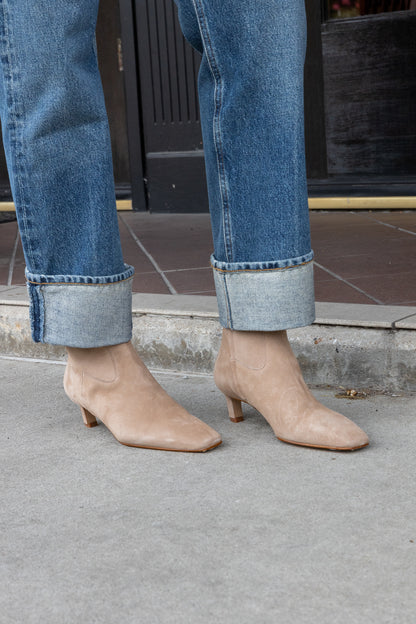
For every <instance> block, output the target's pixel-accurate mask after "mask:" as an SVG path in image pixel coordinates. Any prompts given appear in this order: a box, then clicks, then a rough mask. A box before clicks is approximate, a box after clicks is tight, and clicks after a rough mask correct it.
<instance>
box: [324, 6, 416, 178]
mask: <svg viewBox="0 0 416 624" xmlns="http://www.w3.org/2000/svg"><path fill="white" fill-rule="evenodd" d="M322 43H323V55H324V85H325V113H326V134H327V150H328V173H329V175H330V176H348V175H360V176H361V175H365V176H367V178H368V179H369V180H370V178H373V176H374V177H377V176H378V177H380V178H384V180H385V181H386V180H390V181H394V179H395V176H406V179H407V182H411V181H413V182H415V181H416V156H415V141H416V106H415V101H416V11H409V12H404V11H403V12H396V13H387V14H379V15H374V16H367V17H358V18H354V19H343V20H330V21H329V22H327V23H326V24H324V25H323V26H322ZM374 179H375V178H374Z"/></svg>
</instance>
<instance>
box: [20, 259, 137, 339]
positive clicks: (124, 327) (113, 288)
mask: <svg viewBox="0 0 416 624" xmlns="http://www.w3.org/2000/svg"><path fill="white" fill-rule="evenodd" d="M124 266H125V271H123V272H122V273H119V274H117V275H109V276H99V277H90V276H83V275H81V276H80V275H38V274H34V273H29V272H28V271H27V269H26V279H27V286H28V290H29V298H30V322H31V329H32V338H33V340H34V341H35V342H45V343H48V344H53V345H65V346H67V347H81V348H91V347H104V346H108V345H114V344H121V343H122V342H128V341H129V340H130V339H131V336H132V315H131V307H132V306H131V303H132V295H131V291H132V281H133V274H134V268H133V267H132V266H130V265H128V264H126V265H124Z"/></svg>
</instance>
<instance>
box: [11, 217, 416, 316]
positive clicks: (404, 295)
mask: <svg viewBox="0 0 416 624" xmlns="http://www.w3.org/2000/svg"><path fill="white" fill-rule="evenodd" d="M310 219H311V227H312V246H313V249H314V252H315V292H316V299H317V301H332V302H337V303H367V304H390V305H416V212H415V211H408V212H402V211H392V212H382V211H365V212H363V211H360V212H347V211H337V212H334V211H331V212H313V211H312V212H311V213H310ZM119 223H120V232H121V239H122V245H123V250H124V256H125V261H126V262H128V263H129V264H132V265H134V266H135V268H136V275H135V278H134V284H133V290H134V291H135V292H148V293H150V292H152V293H180V294H185V293H186V294H191V293H192V294H201V295H214V294H215V293H214V284H213V278H212V273H211V269H210V268H209V255H210V253H211V249H212V242H211V229H210V223H209V216H208V215H207V214H194V215H181V214H174V215H170V214H152V215H149V214H142V213H133V212H129V211H126V212H120V213H119ZM7 284H24V259H23V252H22V247H21V243H20V240H19V237H18V232H17V225H16V222H9V223H1V224H0V285H7Z"/></svg>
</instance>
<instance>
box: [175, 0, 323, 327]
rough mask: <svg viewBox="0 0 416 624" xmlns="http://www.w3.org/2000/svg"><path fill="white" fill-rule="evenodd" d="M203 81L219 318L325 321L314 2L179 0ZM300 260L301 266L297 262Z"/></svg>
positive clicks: (269, 323) (265, 323)
mask: <svg viewBox="0 0 416 624" xmlns="http://www.w3.org/2000/svg"><path fill="white" fill-rule="evenodd" d="M176 4H177V6H178V16H179V21H180V24H181V27H182V31H183V34H184V36H185V37H186V38H187V40H188V41H189V43H191V45H192V46H193V47H194V48H195V49H196V50H198V52H200V53H201V54H202V59H201V66H200V70H199V76H198V89H199V102H200V110H201V125H202V134H203V142H204V154H205V165H206V175H207V182H208V192H209V203H210V213H211V219H212V232H213V238H214V254H213V258H212V266H213V268H214V278H215V284H216V292H217V298H218V305H219V310H220V322H221V324H222V325H223V326H224V327H230V328H233V329H240V330H273V329H284V328H285V327H298V326H302V325H309V324H310V323H311V322H313V320H314V318H315V307H314V290H313V269H312V257H313V252H312V250H311V242H310V228H309V213H308V195H307V183H306V166H305V145H304V119H303V67H304V60H305V51H306V15H305V6H304V0H262V2H259V1H258V0H176ZM294 267H296V268H294Z"/></svg>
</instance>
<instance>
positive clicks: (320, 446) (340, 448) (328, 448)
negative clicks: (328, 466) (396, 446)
mask: <svg viewBox="0 0 416 624" xmlns="http://www.w3.org/2000/svg"><path fill="white" fill-rule="evenodd" d="M276 438H277V439H278V440H280V441H281V442H285V443H286V444H294V445H295V446H307V447H308V448H316V449H323V450H325V451H358V450H359V449H362V448H365V447H366V446H368V445H369V442H366V443H365V444H360V445H359V446H353V447H351V446H325V445H324V444H307V443H306V442H294V441H293V440H285V439H284V438H279V436H276Z"/></svg>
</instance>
